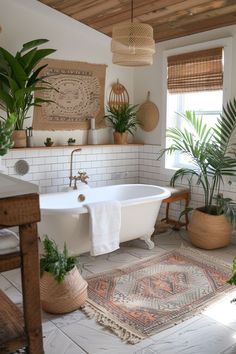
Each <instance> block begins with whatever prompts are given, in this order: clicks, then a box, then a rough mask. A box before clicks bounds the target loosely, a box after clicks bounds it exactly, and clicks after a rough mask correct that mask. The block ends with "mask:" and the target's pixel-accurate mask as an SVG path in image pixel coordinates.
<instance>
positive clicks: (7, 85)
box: [0, 39, 55, 130]
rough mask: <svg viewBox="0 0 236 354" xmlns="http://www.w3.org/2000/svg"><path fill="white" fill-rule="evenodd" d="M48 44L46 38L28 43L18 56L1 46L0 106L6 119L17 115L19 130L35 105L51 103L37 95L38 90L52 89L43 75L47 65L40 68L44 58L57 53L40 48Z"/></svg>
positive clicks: (16, 124)
mask: <svg viewBox="0 0 236 354" xmlns="http://www.w3.org/2000/svg"><path fill="white" fill-rule="evenodd" d="M47 42H48V40H47V39H36V40H33V41H30V42H27V43H25V44H23V46H22V48H21V49H20V50H19V51H18V52H17V53H16V54H15V55H12V54H11V53H10V52H9V51H7V50H6V49H4V48H2V47H0V107H1V108H2V109H4V110H5V111H6V114H7V116H9V115H10V114H11V113H14V114H15V115H16V122H15V129H16V130H19V129H23V124H24V120H25V119H26V118H28V116H27V115H28V112H29V109H30V108H31V107H32V106H40V105H41V104H42V103H44V102H50V101H49V100H46V99H41V98H38V97H35V96H34V93H35V92H36V91H39V90H48V89H50V88H51V85H50V84H49V83H48V82H47V81H45V80H44V79H45V77H44V76H40V74H41V71H42V70H43V69H44V68H45V67H46V66H47V64H45V65H41V66H40V65H39V62H40V61H41V60H42V59H43V58H45V57H47V56H48V55H50V54H52V53H54V52H55V50H54V49H38V46H40V45H42V44H45V43H47Z"/></svg>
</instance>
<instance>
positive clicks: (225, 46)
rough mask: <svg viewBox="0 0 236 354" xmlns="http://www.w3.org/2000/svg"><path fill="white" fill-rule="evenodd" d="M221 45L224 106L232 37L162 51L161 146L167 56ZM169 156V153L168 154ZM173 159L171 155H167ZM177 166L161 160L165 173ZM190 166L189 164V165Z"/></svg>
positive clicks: (163, 132)
mask: <svg viewBox="0 0 236 354" xmlns="http://www.w3.org/2000/svg"><path fill="white" fill-rule="evenodd" d="M220 46H221V47H223V49H224V76H223V105H224V106H225V105H226V103H227V102H228V100H229V99H230V97H231V83H232V80H231V75H230V73H231V72H232V37H226V38H220V39H216V40H211V41H207V42H201V43H197V44H192V45H186V46H183V47H177V48H173V49H168V50H165V51H164V52H163V67H162V87H163V97H162V107H163V117H164V119H163V127H164V128H163V129H162V136H161V144H162V148H166V146H167V144H166V143H167V139H166V128H167V96H168V94H167V58H168V57H169V56H172V55H178V54H183V53H189V52H194V51H198V50H204V49H210V48H216V47H220ZM169 156H170V155H169ZM169 158H171V159H172V161H174V160H175V159H174V158H173V156H171V157H169ZM180 167H181V166H179V167H171V168H170V167H169V166H168V167H166V157H165V158H163V159H162V160H161V168H162V170H165V171H166V172H167V173H173V171H174V170H177V169H178V168H180ZM189 167H191V165H189Z"/></svg>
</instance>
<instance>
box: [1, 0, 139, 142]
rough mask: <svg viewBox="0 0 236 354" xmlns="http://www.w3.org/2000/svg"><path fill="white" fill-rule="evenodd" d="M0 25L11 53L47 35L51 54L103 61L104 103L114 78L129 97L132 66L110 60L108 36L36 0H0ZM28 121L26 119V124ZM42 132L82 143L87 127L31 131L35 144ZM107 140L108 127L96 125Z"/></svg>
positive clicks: (60, 56)
mask: <svg viewBox="0 0 236 354" xmlns="http://www.w3.org/2000/svg"><path fill="white" fill-rule="evenodd" d="M0 25H1V27H2V32H1V33H0V46H2V47H4V48H6V49H7V50H9V51H11V52H12V53H15V52H16V51H17V50H18V49H19V48H20V47H21V45H22V44H23V43H25V42H27V41H30V40H32V39H36V38H47V39H49V40H50V42H49V43H48V44H47V46H48V47H49V48H55V49H57V51H56V52H55V53H54V54H53V55H52V56H51V58H55V59H64V60H78V61H85V62H89V63H96V64H107V65H108V67H107V73H106V87H105V104H106V102H107V98H108V95H109V92H110V89H111V84H112V83H114V82H116V80H117V78H119V80H120V82H121V83H122V84H123V85H124V86H125V87H126V88H127V90H128V92H129V95H130V101H131V102H132V101H133V69H131V68H124V67H119V66H117V65H113V64H112V59H111V51H110V41H111V40H110V38H109V37H107V36H105V35H103V34H101V33H99V32H97V31H95V30H93V29H92V28H90V27H88V26H86V25H83V24H82V23H80V22H78V21H76V20H74V19H72V18H71V17H68V16H65V15H63V14H61V13H60V12H57V11H55V10H53V9H51V8H50V7H48V6H45V5H44V4H42V3H40V2H38V1H36V0H0ZM30 125H31V121H30V120H28V121H27V122H26V126H30ZM46 136H51V137H53V139H54V140H55V142H56V143H58V144H63V143H65V142H66V140H67V139H68V137H70V136H73V137H76V138H77V143H79V144H86V139H87V131H82V130H80V131H73V133H72V132H47V131H44V132H34V139H35V143H36V145H43V141H44V140H45V137H46ZM110 140H111V132H110V129H100V130H99V142H100V143H107V142H109V141H110Z"/></svg>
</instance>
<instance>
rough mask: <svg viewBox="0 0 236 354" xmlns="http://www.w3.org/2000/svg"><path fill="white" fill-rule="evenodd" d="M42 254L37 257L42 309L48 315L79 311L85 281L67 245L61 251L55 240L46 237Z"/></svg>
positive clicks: (85, 296)
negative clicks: (38, 258) (48, 313)
mask: <svg viewBox="0 0 236 354" xmlns="http://www.w3.org/2000/svg"><path fill="white" fill-rule="evenodd" d="M43 248H44V254H43V255H42V256H41V258H40V273H41V278H40V293H41V302H42V308H43V310H44V311H46V312H50V313H55V314H57V313H58V314H59V313H67V312H71V311H74V310H76V309H78V308H79V307H80V306H82V305H83V304H84V302H85V301H86V299H87V285H88V284H87V282H86V281H85V280H84V279H83V278H82V276H81V275H80V273H79V271H78V269H77V267H76V263H75V261H76V259H75V257H71V256H69V255H68V251H67V247H66V244H65V245H64V249H63V251H60V250H59V249H58V247H57V245H56V243H55V241H53V240H50V239H49V238H48V236H45V238H44V240H43Z"/></svg>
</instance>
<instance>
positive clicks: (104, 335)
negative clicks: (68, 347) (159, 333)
mask: <svg viewBox="0 0 236 354" xmlns="http://www.w3.org/2000/svg"><path fill="white" fill-rule="evenodd" d="M61 330H62V331H63V332H64V333H65V334H66V335H67V336H68V337H69V338H71V339H72V340H73V341H74V342H75V343H77V344H79V345H80V347H82V348H83V350H84V351H85V352H86V353H88V354H104V353H107V354H121V353H122V354H133V353H134V352H135V351H137V350H139V349H141V348H144V347H147V346H149V345H150V344H152V343H153V344H154V342H153V341H152V340H151V339H145V340H143V341H141V342H140V343H138V344H135V345H132V344H127V343H125V342H122V340H121V339H120V338H118V337H117V336H116V335H114V334H113V333H112V332H111V331H109V330H107V329H104V328H103V327H102V326H100V325H98V324H97V323H96V322H95V321H94V320H91V319H85V320H81V321H79V322H76V323H73V324H71V325H69V326H66V327H61Z"/></svg>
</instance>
